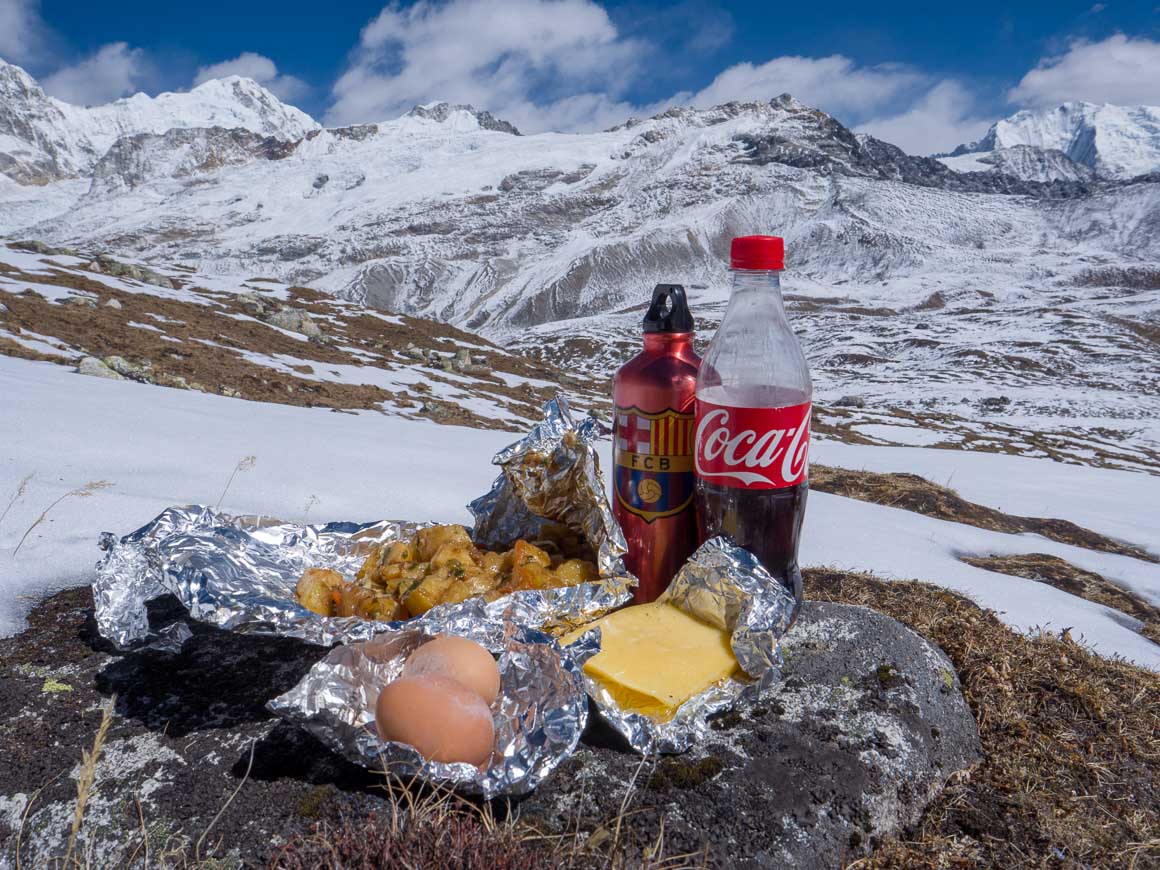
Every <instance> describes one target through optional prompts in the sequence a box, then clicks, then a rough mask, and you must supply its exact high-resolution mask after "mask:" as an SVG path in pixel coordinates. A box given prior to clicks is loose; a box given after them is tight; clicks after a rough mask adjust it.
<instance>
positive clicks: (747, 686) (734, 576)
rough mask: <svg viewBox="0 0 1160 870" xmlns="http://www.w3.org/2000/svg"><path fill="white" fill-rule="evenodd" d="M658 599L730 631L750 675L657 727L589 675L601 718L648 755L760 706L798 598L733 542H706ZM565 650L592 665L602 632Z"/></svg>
mask: <svg viewBox="0 0 1160 870" xmlns="http://www.w3.org/2000/svg"><path fill="white" fill-rule="evenodd" d="M658 600H660V601H668V602H670V603H671V604H673V605H675V606H677V607H679V608H681V609H682V610H684V611H685V612H686V613H688V614H690V615H691V616H695V617H697V618H698V619H700V620H701V621H702V622H706V623H708V624H710V625H715V626H717V627H718V628H721V629H724V630H726V631H729V632H731V645H732V647H733V654H734V655H735V656H736V657H737V662H738V664H739V665H740V666H741V669H742V670H743V671H744V672H745V676H736V677H731V678H729V679H727V680H724V681H722V682H721V683H719V684H717V685H714V686H711V687H710V688H708V689H706V690H705V691H704V692H702V693H701V694H699V695H696V696H694V697H692V698H690V699H689V700H688V701H686V702H685V703H684V704H682V705H681V707H680V708H679V709H678V710H677V712H676V714H675V715H674V716H673V718H672V719H670V720H669V721H668V722H657V721H655V720H653V719H650V718H649V717H647V716H644V715H642V714H640V713H633V712H631V711H628V710H624V709H622V708H621V707H620V706H619V705H618V704H617V703H616V700H615V699H614V698H613V697H612V695H611V693H610V692H609V691H608V690H607V689H606V688H604V686H603V685H602V684H601V683H600V682H599V681H598V680H595V679H593V678H592V677H590V676H588V675H587V674H585V677H584V681H585V685H586V687H587V689H588V694H589V695H590V696H591V697H592V699H593V701H594V702H595V704H596V707H597V709H598V710H599V711H600V715H601V716H602V717H603V718H604V719H605V720H606V721H607V722H608V724H609V725H611V726H612V728H613V729H615V730H616V731H617V732H619V733H620V734H621V735H622V736H623V737H624V739H625V740H627V741H628V743H629V744H630V745H631V746H632V747H633V748H634V749H636V750H637V751H638V752H641V753H643V754H651V753H656V752H660V753H680V752H685V751H687V750H688V749H689V748H690V747H691V746H693V745H695V744H696V743H698V742H700V741H701V740H703V739H704V738H705V737H706V736H707V735H708V732H709V718H710V717H711V716H714V715H716V714H718V713H723V712H725V711H727V710H730V709H732V708H734V707H735V706H737V705H738V704H741V703H745V702H749V701H752V700H755V699H756V698H757V697H758V696H759V695H760V694H761V693H762V692H763V691H765V690H766V689H767V688H769V687H770V686H772V685H773V684H774V683H776V682H777V681H778V680H779V679H780V678H781V665H782V658H781V650H780V647H779V642H780V640H781V637H782V636H783V635H784V634H785V633H786V631H787V630H788V629H789V626H790V623H791V622H793V617H794V614H795V608H796V603H795V602H794V598H793V596H792V595H791V594H790V593H789V592H788V591H786V589H785V587H784V586H782V585H781V583H779V582H778V581H777V580H776V579H775V578H774V577H773V576H772V575H771V574H770V573H769V572H768V571H767V570H765V567H764V566H762V564H761V563H760V562H759V561H757V559H756V557H754V556H753V554H751V553H750V552H749V551H748V550H744V549H742V548H741V547H737V546H734V545H733V543H732V542H731V541H730V540H729V539H728V538H713V539H712V540H709V541H706V542H705V543H704V544H702V545H701V547H700V548H698V550H697V552H695V553H694V554H693V555H692V556H691V557H690V558H689V561H688V562H686V563H685V564H684V566H683V567H682V568H681V570H680V571H678V572H677V575H676V577H674V578H673V582H672V584H670V586H669V588H668V589H667V590H665V592H664V593H662V594H661V596H660V598H659V599H658ZM568 649H569V651H570V652H572V653H573V654H574V655H575V656H576V658H577V659H578V660H579V661H580V662H581V663H584V662H586V661H588V659H590V658H591V657H592V656H594V655H596V654H597V653H598V652H600V629H599V627H597V628H594V629H592V630H591V631H588V632H585V633H584V634H582V635H580V636H579V637H578V638H577V639H576V640H575V641H574V642H573V643H572V644H571V645H570V646H569V647H568Z"/></svg>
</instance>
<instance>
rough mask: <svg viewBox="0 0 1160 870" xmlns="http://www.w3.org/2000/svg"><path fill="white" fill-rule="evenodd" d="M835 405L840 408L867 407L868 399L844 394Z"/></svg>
mask: <svg viewBox="0 0 1160 870" xmlns="http://www.w3.org/2000/svg"><path fill="white" fill-rule="evenodd" d="M834 405H836V406H837V407H839V408H865V407H866V400H865V399H863V398H862V397H861V396H842V398H840V399H838V401H836V402H834Z"/></svg>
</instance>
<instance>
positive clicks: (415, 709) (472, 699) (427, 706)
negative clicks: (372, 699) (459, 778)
mask: <svg viewBox="0 0 1160 870" xmlns="http://www.w3.org/2000/svg"><path fill="white" fill-rule="evenodd" d="M375 726H376V727H377V729H378V732H379V737H381V738H382V739H383V740H389V741H396V742H398V743H407V744H410V745H411V746H413V747H415V749H416V750H418V752H419V754H420V755H422V756H423V757H424V758H426V759H428V760H429V761H439V762H443V763H445V764H449V763H452V762H467V763H468V764H474V765H476V766H479V765H482V764H484V763H485V762H487V761H488V759H490V758H491V753H492V747H493V745H494V744H495V724H494V723H493V722H492V717H491V710H490V709H489V708H488V705H487V704H485V703H484V701H483V699H482V698H481V697H480V696H479V695H478V694H477V693H476V692H474V691H472V690H471V689H469V688H467V687H466V686H464V685H463V684H462V683H459V682H457V681H455V680H453V679H451V678H450V677H445V676H442V675H440V674H434V673H430V674H420V675H417V676H407V675H405V674H404V675H403V676H400V677H399V678H398V679H397V680H395V681H394V682H392V683H388V684H387V685H386V686H385V687H384V688H383V690H382V692H380V693H379V700H378V703H377V704H376V705H375Z"/></svg>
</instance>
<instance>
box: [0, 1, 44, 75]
mask: <svg viewBox="0 0 1160 870" xmlns="http://www.w3.org/2000/svg"><path fill="white" fill-rule="evenodd" d="M44 39H45V27H44V22H43V21H41V18H40V9H39V8H38V3H37V2H36V0H0V58H4V59H5V60H8V61H12V62H13V63H28V62H29V61H30V60H34V59H35V58H36V57H37V56H38V54H39V53H40V51H41V49H42V47H43V44H44Z"/></svg>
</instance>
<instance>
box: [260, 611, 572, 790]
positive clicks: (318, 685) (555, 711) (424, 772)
mask: <svg viewBox="0 0 1160 870" xmlns="http://www.w3.org/2000/svg"><path fill="white" fill-rule="evenodd" d="M465 603H466V602H465ZM437 634H455V635H459V636H461V637H467V638H470V639H472V640H474V641H476V642H478V643H480V644H482V645H483V646H485V647H486V648H487V649H488V650H489V651H491V652H492V653H493V654H495V655H498V657H499V660H498V664H499V671H500V692H499V696H498V697H497V698H496V702H495V703H494V704H493V705H492V714H493V721H494V722H495V744H494V748H493V750H492V755H491V759H490V760H489V762H488V763H487V764H486V765H485V766H482V767H480V768H477V767H475V766H473V765H471V764H466V763H460V764H443V763H440V762H435V761H427V760H426V759H424V758H423V757H422V756H421V755H420V754H419V753H418V751H417V750H415V748H414V747H412V746H408V745H407V744H403V743H391V742H385V741H383V740H381V739H380V738H379V736H378V733H377V731H376V729H375V702H376V701H377V700H378V694H379V692H380V691H381V690H382V688H383V686H385V685H386V684H387V683H389V682H391V681H392V680H394V679H395V678H396V677H398V676H399V674H400V672H401V671H402V669H403V663H404V662H405V660H406V658H407V656H408V655H410V654H411V652H412V651H414V650H415V649H416V648H418V647H419V646H420V645H421V644H423V643H424V642H426V641H428V640H430V639H431V638H432V637H434V636H435V635H437ZM266 706H267V707H268V708H269V709H270V710H271V711H272V712H274V713H275V714H277V715H278V716H281V717H283V718H285V719H287V720H289V721H291V722H294V723H296V724H298V725H300V726H301V727H302V728H304V729H305V730H306V731H308V732H310V733H311V734H313V735H314V736H315V737H316V738H318V740H320V741H321V742H322V743H324V744H325V745H326V746H328V747H329V748H330V749H332V750H334V751H335V752H337V753H338V754H340V755H342V756H343V757H345V758H347V759H349V760H350V761H353V762H354V763H356V764H361V765H363V766H364V767H367V768H371V769H377V770H386V771H388V772H390V773H392V774H395V775H397V776H399V777H402V778H404V779H406V778H410V777H413V776H421V777H423V778H424V779H426V780H428V781H431V782H436V783H442V784H445V785H447V786H450V787H453V788H455V789H456V790H458V791H461V792H464V793H467V794H476V795H480V796H482V797H484V798H492V797H495V796H497V795H522V794H527V793H528V792H530V791H531V790H532V789H534V788H535V787H536V785H537V784H538V783H540V782H541V781H542V780H543V779H544V778H545V777H546V776H548V775H549V774H550V773H551V772H552V771H553V770H554V769H555V768H556V766H557V765H559V764H560V762H561V761H563V760H564V759H566V758H568V757H569V756H570V755H571V754H572V752H573V751H574V750H575V749H576V744H577V743H578V742H579V740H580V735H581V733H583V731H584V726H585V724H586V722H587V718H588V699H587V697H586V696H585V694H584V681H583V677H582V674H581V671H580V666H579V664H577V662H576V661H575V659H574V658H573V657H572V656H570V655H568V654H566V653H564V652H562V651H561V649H560V647H559V646H558V645H557V644H556V642H555V641H554V640H552V638H551V637H549V636H548V635H546V634H544V633H542V632H539V631H536V630H534V629H530V628H526V627H523V626H518V625H515V624H513V623H511V622H505V621H499V620H491V619H487V618H486V616H485V615H484V614H483V613H482V611H481V610H479V609H476V610H475V611H470V612H468V611H464V612H460V613H458V614H450V613H444V614H442V615H441V616H440V617H438V618H428V619H426V620H424V625H423V626H422V627H417V626H408V627H405V628H402V629H399V630H397V631H391V632H387V633H385V634H382V635H380V636H378V637H376V638H375V639H374V640H370V641H364V642H360V643H354V644H349V645H345V646H339V647H336V648H335V649H333V650H331V652H330V653H329V654H328V655H327V656H326V657H325V658H324V659H322V660H321V661H320V662H318V663H317V664H316V665H315V666H314V667H313V668H311V669H310V671H309V672H308V673H307V674H306V676H304V677H303V678H302V680H301V681H300V682H299V683H298V685H296V686H295V687H294V688H292V689H291V690H290V691H288V692H286V693H285V694H284V695H281V696H279V697H277V698H275V699H274V700H272V701H270V702H269V704H267V705H266Z"/></svg>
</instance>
